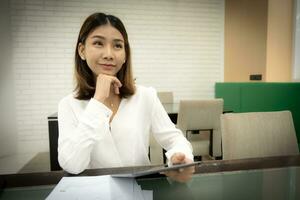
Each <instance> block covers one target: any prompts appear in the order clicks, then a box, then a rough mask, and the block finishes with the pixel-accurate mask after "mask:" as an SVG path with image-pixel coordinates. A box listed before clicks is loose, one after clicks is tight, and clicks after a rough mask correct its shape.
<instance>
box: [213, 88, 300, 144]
mask: <svg viewBox="0 0 300 200" xmlns="http://www.w3.org/2000/svg"><path fill="white" fill-rule="evenodd" d="M299 91H300V83H299V82H298V83H296V82H294V83H293V82H289V83H216V84H215V97H216V98H223V99H224V110H232V111H233V112H234V113H240V112H265V111H279V110H290V111H291V113H292V116H293V121H294V126H295V129H296V135H297V138H298V147H299V148H300V103H299V102H300V92H299Z"/></svg>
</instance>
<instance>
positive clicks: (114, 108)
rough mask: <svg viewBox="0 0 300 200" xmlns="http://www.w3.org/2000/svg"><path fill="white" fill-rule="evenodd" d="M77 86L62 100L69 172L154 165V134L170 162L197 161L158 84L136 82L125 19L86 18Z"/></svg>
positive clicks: (61, 144) (62, 144)
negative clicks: (151, 144) (150, 148)
mask: <svg viewBox="0 0 300 200" xmlns="http://www.w3.org/2000/svg"><path fill="white" fill-rule="evenodd" d="M75 78H76V88H75V92H74V93H73V94H70V95H68V96H66V97H65V98H63V99H62V100H61V101H60V103H59V108H58V121H59V141H58V160H59V163H60V166H61V167H62V168H63V169H64V170H66V171H68V172H69V173H74V174H78V173H80V172H82V171H83V170H85V169H87V168H102V167H122V166H136V165H148V164H150V161H149V158H148V146H149V134H150V132H153V134H154V137H155V138H156V140H157V141H158V142H159V143H160V145H161V146H162V147H163V148H164V149H166V150H167V152H166V157H167V159H168V164H170V165H171V164H178V163H189V162H192V161H193V155H192V148H191V145H190V143H189V142H188V141H187V140H186V139H185V137H184V136H183V135H182V133H181V132H180V131H179V130H178V129H176V128H175V126H174V124H173V123H172V122H171V121H170V119H169V117H168V115H167V113H166V112H165V110H164V108H163V106H162V104H161V103H160V101H159V99H158V97H157V95H156V91H155V90H154V89H153V88H147V87H143V86H136V85H135V84H134V80H133V78H132V70H131V58H130V47H129V42H128V36H127V32H126V30H125V27H124V25H123V23H122V22H121V21H120V20H119V19H118V18H117V17H115V16H112V15H106V14H103V13H95V14H92V15H91V16H89V17H88V18H87V19H86V20H85V22H84V23H83V25H82V27H81V30H80V33H79V36H78V40H77V44H76V50H75Z"/></svg>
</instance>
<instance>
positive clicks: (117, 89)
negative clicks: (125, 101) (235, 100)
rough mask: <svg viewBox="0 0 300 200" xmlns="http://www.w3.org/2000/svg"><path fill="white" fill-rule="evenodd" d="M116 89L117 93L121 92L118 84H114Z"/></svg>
mask: <svg viewBox="0 0 300 200" xmlns="http://www.w3.org/2000/svg"><path fill="white" fill-rule="evenodd" d="M114 90H115V94H120V90H119V87H118V86H117V85H116V84H114Z"/></svg>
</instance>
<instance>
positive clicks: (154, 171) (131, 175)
mask: <svg viewBox="0 0 300 200" xmlns="http://www.w3.org/2000/svg"><path fill="white" fill-rule="evenodd" d="M200 164H201V161H199V162H192V163H188V164H178V165H172V166H167V165H165V166H154V167H150V168H149V169H146V170H139V171H134V172H132V173H125V174H113V175H111V176H112V177H120V178H121V177H124V178H137V177H140V176H146V175H151V174H157V173H161V172H166V171H171V170H178V169H182V168H187V167H191V166H198V165H200Z"/></svg>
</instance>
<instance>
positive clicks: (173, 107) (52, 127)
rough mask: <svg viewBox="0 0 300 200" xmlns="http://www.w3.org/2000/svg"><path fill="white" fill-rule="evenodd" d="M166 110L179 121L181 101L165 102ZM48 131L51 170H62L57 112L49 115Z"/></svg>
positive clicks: (172, 118)
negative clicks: (59, 156)
mask: <svg viewBox="0 0 300 200" xmlns="http://www.w3.org/2000/svg"><path fill="white" fill-rule="evenodd" d="M163 106H164V108H165V110H166V111H167V113H168V115H169V117H170V119H171V121H172V122H173V123H174V124H176V123H177V115H178V109H179V103H166V104H163ZM48 132H49V151H50V169H51V171H55V170H61V168H60V166H59V164H58V160H57V157H58V152H57V146H58V121H57V112H56V113H53V114H52V115H50V116H48Z"/></svg>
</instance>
